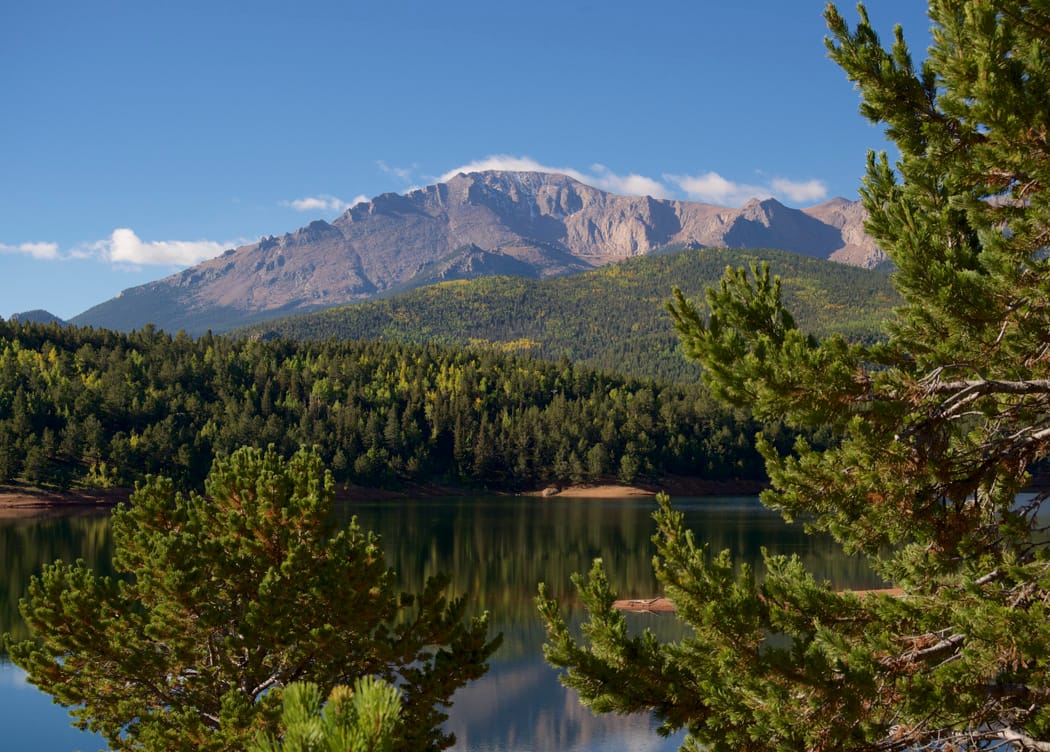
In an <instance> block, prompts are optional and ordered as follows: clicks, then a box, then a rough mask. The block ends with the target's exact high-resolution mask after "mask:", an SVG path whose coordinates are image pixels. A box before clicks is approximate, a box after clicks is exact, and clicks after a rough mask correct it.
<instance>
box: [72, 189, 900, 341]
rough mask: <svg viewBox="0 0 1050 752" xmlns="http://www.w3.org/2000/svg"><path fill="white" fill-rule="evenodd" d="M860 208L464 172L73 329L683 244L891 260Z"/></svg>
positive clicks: (129, 297)
mask: <svg viewBox="0 0 1050 752" xmlns="http://www.w3.org/2000/svg"><path fill="white" fill-rule="evenodd" d="M858 208H859V204H857V203H856V202H849V201H847V200H845V199H832V200H831V201H828V202H824V203H823V204H818V205H817V206H815V207H809V208H808V209H805V210H799V209H792V208H789V207H787V206H784V205H783V204H781V203H779V202H778V201H776V200H775V199H764V200H751V201H749V202H747V203H746V204H745V205H744V206H743V207H741V208H739V209H734V208H730V207H722V206H716V205H712V204H702V203H698V202H689V201H675V200H670V199H658V198H653V197H651V196H621V195H618V194H613V193H608V192H606V191H602V190H600V189H598V188H594V187H592V186H588V185H586V184H584V183H581V182H579V181H577V180H575V179H573V178H571V177H569V176H566V175H560V174H557V173H540V172H511V171H487V172H474V173H459V174H457V175H455V176H453V177H452V178H450V179H448V180H447V181H445V182H442V183H436V184H434V185H430V186H426V187H424V188H420V189H417V190H414V191H411V192H408V193H405V194H396V193H384V194H381V195H379V196H376V197H375V198H373V199H372V200H370V201H363V202H359V203H358V204H356V205H354V206H352V207H350V208H348V209H347V210H346V211H345V212H343V213H342V214H341V215H340V216H339V217H337V218H335V219H334V220H333V221H332V222H326V221H323V220H315V221H313V222H311V223H309V224H308V225H305V226H304V227H301V228H299V229H297V230H295V231H293V232H290V233H285V234H284V235H281V236H280V237H277V236H269V237H266V238H262V239H260V240H259V241H258V242H256V243H252V244H249V245H245V246H241V247H239V248H236V249H230V250H227V251H225V252H224V253H223V254H221V255H220V256H218V257H216V258H213V259H209V260H207V261H204V262H202V263H200V264H198V265H196V266H194V267H191V268H189V269H186V270H184V271H182V272H178V273H176V274H173V275H171V276H169V277H165V278H164V279H161V280H157V281H155V282H151V283H148V284H146V285H141V286H139V287H136V288H130V289H129V290H125V291H124V292H123V293H121V294H120V295H119V296H117V297H116V298H113V299H111V300H109V301H106V302H103V303H101V304H99V305H97V306H94V307H93V308H91V309H89V310H88V311H85V312H84V313H82V314H80V315H78V316H76V317H74V318H73V319H72V321H73V323H76V324H79V325H92V326H104V327H107V328H114V329H121V330H127V329H131V328H140V327H141V326H144V325H145V324H146V323H153V324H155V325H157V326H159V327H161V328H165V329H169V330H174V329H180V328H181V329H185V330H186V331H188V332H190V333H192V334H195V333H202V332H203V331H205V330H206V329H213V330H216V331H221V330H225V329H229V328H231V327H233V326H239V325H242V324H247V323H250V322H252V321H258V320H265V319H267V318H274V317H277V316H282V315H288V314H289V313H293V312H307V311H311V310H318V309H321V308H328V307H332V306H335V305H343V304H348V303H354V302H360V301H364V300H368V299H370V298H373V297H382V296H385V295H389V294H393V293H396V292H399V291H405V290H409V289H412V288H414V287H420V286H423V285H426V284H432V283H433V282H434V281H440V280H448V279H470V278H475V277H477V276H484V275H486V274H508V273H509V274H515V275H518V276H526V277H536V278H542V277H551V276H562V275H566V274H574V273H578V272H582V271H587V270H589V269H594V268H597V267H600V266H604V265H606V264H609V263H612V262H614V261H619V260H623V259H626V258H630V257H632V256H637V255H645V254H647V253H650V252H653V251H655V250H657V249H659V248H663V247H666V246H668V245H676V244H677V245H685V246H691V247H704V246H708V247H736V248H740V247H763V248H777V249H782V250H789V251H792V252H796V253H803V254H805V255H810V256H816V257H819V258H833V259H834V260H837V261H842V262H843V263H848V264H851V265H856V266H874V265H875V264H877V263H879V262H880V261H881V260H882V257H881V254H880V252H879V251H878V249H876V248H875V246H874V244H873V243H872V242H871V240H870V238H868V237H867V236H866V235H865V234H864V233H863V209H862V208H861V209H860V210H859V211H858ZM464 249H469V250H464ZM836 254H838V256H839V257H838V258H836Z"/></svg>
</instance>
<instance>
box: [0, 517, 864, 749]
mask: <svg viewBox="0 0 1050 752" xmlns="http://www.w3.org/2000/svg"><path fill="white" fill-rule="evenodd" d="M674 501H675V506H676V508H677V509H679V510H681V511H682V512H683V513H684V514H685V521H686V525H687V526H688V527H689V528H690V529H692V530H694V531H695V534H696V536H697V539H698V540H699V541H706V542H708V543H709V544H710V546H711V548H712V549H713V550H715V551H718V550H721V549H723V548H728V549H730V550H732V551H733V552H734V554H735V555H736V556H738V557H740V559H741V560H744V561H748V562H750V563H752V564H755V563H757V562H758V561H759V559H760V549H761V547H763V546H764V547H766V548H767V549H769V550H771V551H773V552H778V553H795V554H798V555H799V556H800V557H801V558H802V559H803V560H804V561H805V562H806V564H807V566H808V567H809V568H810V570H811V571H813V572H814V573H816V574H817V575H818V577H822V578H824V579H827V580H828V581H830V582H831V583H832V585H834V586H835V587H837V588H844V587H852V588H858V589H859V588H868V587H878V586H879V584H880V583H879V581H878V580H877V579H876V578H874V577H873V576H871V575H870V574H869V572H868V570H867V567H866V566H865V565H864V563H863V561H861V560H859V559H857V558H854V557H847V556H845V555H844V554H843V553H842V552H841V550H840V549H839V548H838V546H836V545H835V544H834V542H832V541H831V540H829V539H827V538H824V537H810V536H806V535H805V534H804V533H803V531H802V529H801V526H800V525H787V524H785V523H784V522H783V521H782V520H781V518H780V517H779V515H776V514H774V513H771V512H769V511H768V510H766V509H765V508H763V507H762V506H761V505H760V504H759V503H758V500H757V499H756V498H753V497H712V498H703V499H696V498H681V499H675V500H674ZM655 508H656V503H655V501H653V500H652V499H650V498H646V497H642V498H630V499H565V498H551V499H544V498H538V497H516V496H500V497H491V498H489V497H485V498H478V497H464V498H453V499H441V500H417V501H393V502H392V501H382V502H368V503H359V504H347V505H344V506H341V507H340V509H339V514H340V515H341V517H343V518H344V519H349V517H350V516H351V515H357V517H358V519H359V520H360V522H361V524H362V525H363V526H364V527H367V528H370V529H372V530H375V531H376V532H378V533H379V534H380V535H381V536H382V539H383V548H384V550H385V552H386V556H387V559H388V562H389V564H390V565H391V566H393V567H394V568H395V569H396V570H397V571H398V573H399V574H400V579H401V585H402V587H403V588H405V589H407V590H419V589H421V587H422V583H423V580H424V579H425V578H426V577H427V576H428V575H431V574H434V573H436V572H446V573H448V574H450V575H451V577H452V587H453V588H454V590H455V592H456V594H465V595H467V596H468V597H469V598H470V600H471V602H472V603H473V604H474V606H475V608H477V609H479V610H481V609H487V610H488V611H490V612H491V614H492V628H493V630H494V631H500V632H503V635H504V638H503V645H502V646H501V648H500V649H499V651H498V652H497V653H496V655H494V656H493V658H492V660H491V661H490V665H491V668H490V670H489V672H488V674H486V675H485V676H484V677H483V678H482V679H480V680H478V681H476V682H474V683H472V684H470V685H468V686H467V687H465V688H464V689H462V690H460V691H459V692H458V693H457V694H456V695H455V698H454V702H455V704H454V706H453V708H452V710H451V718H450V720H449V722H448V728H449V729H450V730H451V731H453V732H454V733H455V734H456V737H457V744H456V746H455V747H454V749H455V750H457V751H458V752H498V751H499V752H502V751H507V752H531V751H532V750H551V749H558V750H567V751H572V752H597V751H598V750H602V752H664V751H665V750H674V749H677V747H678V745H679V744H680V742H681V736H677V737H672V738H670V739H663V738H660V737H659V736H657V735H656V733H655V731H654V730H653V729H654V725H653V724H652V722H651V721H650V719H649V718H648V717H647V716H644V715H637V716H629V717H617V716H602V717H596V716H594V715H592V714H591V712H590V711H589V710H587V709H586V708H583V707H582V706H580V705H579V703H578V702H577V700H576V697H575V695H574V694H573V693H571V692H570V691H568V690H566V689H564V688H563V687H562V686H561V685H560V684H559V683H558V679H557V673H556V672H555V671H554V670H553V669H551V668H550V667H548V666H547V665H546V664H545V663H544V661H543V658H542V653H541V645H542V644H543V637H544V635H543V626H542V624H541V623H540V620H539V617H538V615H537V613H536V609H535V605H534V603H533V599H534V597H535V595H536V585H537V583H538V582H540V581H543V582H546V583H547V584H548V586H549V587H550V588H551V591H552V592H553V593H554V594H555V595H557V596H558V597H559V598H561V599H562V601H563V603H565V610H566V613H567V614H568V615H569V617H570V620H575V621H578V620H579V619H581V618H582V616H583V614H582V613H581V609H579V608H576V607H574V605H573V604H574V600H575V598H574V592H573V589H572V586H571V583H570V582H569V577H570V575H571V574H572V573H573V572H586V571H588V570H589V569H590V566H591V562H592V560H593V559H594V558H595V557H599V556H600V557H602V558H603V559H604V560H605V564H606V569H607V571H608V573H609V579H610V581H611V582H612V583H613V585H614V587H615V588H616V589H617V590H618V592H619V594H620V595H621V596H622V597H649V596H653V595H656V594H657V593H658V587H657V583H656V581H655V578H654V577H653V574H652V568H651V561H652V556H653V553H654V550H653V545H652V543H651V541H650V536H651V535H652V533H653V530H654V527H655V526H654V523H653V521H652V517H651V515H652V512H653V511H654V509H655ZM111 554H112V542H111V536H110V528H109V519H108V514H107V513H105V512H102V513H99V512H97V511H90V512H89V511H79V512H75V513H67V514H53V513H50V514H40V515H34V516H24V515H12V516H6V517H5V516H0V558H2V563H3V570H2V571H3V574H2V575H0V632H4V631H7V632H13V633H14V634H15V635H19V636H21V635H24V634H25V627H24V625H23V624H22V622H21V618H20V617H19V615H18V612H17V601H18V598H19V597H20V596H21V595H22V593H23V592H24V589H25V585H26V583H27V582H28V580H29V577H30V576H31V575H32V574H34V573H35V572H38V571H39V570H40V568H41V566H42V565H43V564H44V563H48V562H51V561H53V560H55V559H58V558H61V559H64V560H66V561H73V560H75V559H77V558H83V559H84V560H85V561H87V562H88V563H89V564H90V565H91V566H92V567H93V568H95V569H96V570H101V571H108V562H109V558H110V556H111ZM628 619H629V621H630V623H631V625H632V626H633V627H635V628H638V629H642V628H645V627H648V628H651V629H653V630H654V631H655V632H656V633H657V634H658V635H659V636H661V637H662V638H664V639H674V638H676V637H677V636H679V635H680V634H681V632H680V629H679V627H678V624H677V622H676V621H675V619H674V616H673V615H668V614H665V615H655V614H629V615H628ZM0 728H2V729H3V730H4V731H3V748H4V749H12V750H22V749H26V750H28V749H33V750H41V751H42V752H70V751H71V750H85V751H86V750H97V749H102V748H104V743H103V742H102V740H101V739H100V738H98V737H95V736H93V735H91V734H86V733H83V732H79V731H77V730H75V729H73V728H72V727H71V726H70V725H69V717H68V715H67V713H66V711H65V709H64V708H62V707H60V706H57V705H53V704H52V703H51V701H50V698H49V697H48V696H46V695H44V694H42V693H40V692H38V691H37V690H36V689H35V688H34V687H32V686H31V685H28V684H26V682H25V680H24V676H23V675H22V673H21V672H20V671H19V670H18V669H17V668H16V667H14V666H12V665H11V664H10V663H7V662H5V661H0Z"/></svg>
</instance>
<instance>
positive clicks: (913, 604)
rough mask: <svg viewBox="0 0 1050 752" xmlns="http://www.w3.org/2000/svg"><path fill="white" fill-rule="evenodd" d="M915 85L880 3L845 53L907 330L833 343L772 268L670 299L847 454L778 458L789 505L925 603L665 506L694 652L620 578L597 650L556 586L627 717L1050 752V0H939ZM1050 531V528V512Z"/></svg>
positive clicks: (874, 208) (773, 733) (704, 731)
mask: <svg viewBox="0 0 1050 752" xmlns="http://www.w3.org/2000/svg"><path fill="white" fill-rule="evenodd" d="M930 17H931V20H932V21H933V46H932V48H931V49H930V51H929V55H928V58H927V60H926V61H925V62H924V63H923V64H922V66H921V67H919V68H916V67H915V66H914V65H913V64H912V61H911V57H910V54H909V51H908V48H907V46H906V45H905V43H904V39H903V35H902V34H901V32H900V31H899V30H898V32H897V37H896V39H895V40H894V43H893V45H892V46H891V48H890V49H884V48H883V47H882V46H881V44H880V42H879V40H878V38H877V37H876V35H875V33H874V32H873V30H872V28H871V26H870V25H869V23H868V18H867V15H866V13H865V11H864V9H863V7H862V8H861V19H860V23H859V25H858V26H857V27H856V28H855V29H851V28H850V27H849V26H847V24H846V23H845V21H844V20H843V19H842V17H841V16H840V15H839V13H838V11H837V10H836V9H835V8H834V7H833V6H829V7H828V10H827V12H826V18H827V21H828V25H829V28H830V30H831V39H830V40H829V44H828V46H829V49H830V52H831V56H832V57H833V59H835V61H836V62H838V63H839V64H840V65H841V66H842V67H843V68H844V69H845V71H846V73H847V74H848V76H849V78H850V79H851V80H853V81H854V82H855V83H856V84H857V86H858V88H859V89H860V92H861V95H862V97H863V105H862V112H863V113H864V114H865V115H866V116H868V117H869V118H870V119H872V120H873V121H875V122H880V123H884V124H885V125H886V127H887V133H888V134H889V136H890V137H891V138H892V139H893V140H894V141H895V142H896V144H897V146H898V148H899V149H900V153H901V157H900V161H899V162H897V163H896V164H895V165H892V166H891V164H890V163H889V160H888V159H887V158H886V156H885V155H881V156H876V155H872V156H871V157H870V158H869V162H868V172H867V177H866V179H865V181H864V185H863V188H862V196H863V199H864V203H865V207H866V208H867V210H868V211H869V213H870V222H869V225H868V230H869V232H871V233H872V234H873V235H874V236H875V238H876V239H877V242H878V244H879V246H880V247H881V248H883V249H884V250H885V251H886V252H887V254H888V255H889V256H890V258H891V259H892V261H893V263H894V264H895V265H896V267H897V269H898V271H897V273H896V276H895V278H894V282H895V285H896V287H897V288H898V290H899V291H900V292H901V294H902V296H903V298H904V301H905V302H904V304H903V306H902V307H901V308H899V309H898V310H897V312H896V313H895V316H894V317H893V319H892V320H891V321H890V322H889V326H888V333H889V335H890V338H889V341H888V343H886V344H883V345H878V346H864V345H858V344H854V343H850V342H847V341H845V340H843V339H841V338H835V337H832V338H827V339H824V340H820V341H818V340H816V339H814V338H812V337H807V336H806V335H805V334H803V333H802V332H801V331H799V329H798V328H797V327H796V326H795V323H794V321H793V320H792V317H791V316H790V315H789V314H788V312H787V311H785V310H784V308H783V306H782V305H781V298H780V283H779V280H777V279H775V278H772V277H771V276H770V274H769V272H768V269H764V268H762V267H754V268H752V269H750V270H749V271H747V270H729V271H727V273H726V275H725V277H724V279H723V281H722V283H721V285H720V287H719V288H718V289H712V290H709V291H708V293H707V299H706V303H707V306H708V309H709V310H708V311H707V312H705V311H704V310H703V309H702V308H700V307H699V306H697V305H696V304H694V303H692V302H690V301H689V300H687V299H686V298H685V297H684V296H683V295H682V294H681V293H680V292H679V293H676V296H675V299H674V301H673V303H672V304H671V306H670V308H671V313H672V315H673V316H674V319H675V324H676V327H677V328H678V331H679V334H680V336H681V338H682V342H683V345H684V347H685V349H686V351H687V353H688V354H689V355H690V356H692V357H694V358H696V359H697V360H698V361H699V362H700V363H701V364H702V365H703V367H704V373H705V379H706V380H707V382H708V383H709V384H710V385H711V386H712V388H713V389H714V391H715V392H716V393H717V394H718V396H720V397H721V398H722V399H723V400H725V401H727V402H728V403H731V404H734V405H747V406H750V407H751V408H752V409H753V410H754V412H755V415H756V416H757V417H758V418H759V419H760V420H761V419H763V418H769V417H772V416H777V417H781V416H782V417H783V418H784V419H785V421H787V423H788V424H789V425H790V426H792V427H793V428H795V429H796V430H799V431H801V430H802V429H805V428H812V427H817V426H826V427H828V428H830V429H831V430H832V432H833V435H834V436H835V439H834V440H833V441H832V442H831V443H830V446H828V447H827V448H816V447H813V446H810V445H809V444H807V443H806V442H805V441H802V440H799V441H798V442H797V443H796V445H795V447H794V451H793V452H791V453H790V454H783V453H780V452H778V451H776V449H775V448H774V447H772V446H771V445H770V444H768V443H765V442H760V445H759V448H760V450H761V451H762V453H763V456H764V457H765V460H766V464H767V469H768V471H769V474H770V477H771V479H772V483H773V487H772V489H771V490H770V491H768V492H766V493H765V494H763V501H764V502H765V503H766V504H768V505H770V506H772V507H775V508H777V509H779V510H781V511H782V512H783V513H784V515H785V516H786V517H788V518H794V517H797V516H801V515H805V516H806V517H807V518H808V519H812V520H813V522H812V523H811V527H812V528H813V529H815V530H822V531H828V532H830V533H832V534H833V535H834V536H836V538H838V540H840V541H841V542H842V543H843V545H844V546H845V547H846V549H847V550H848V551H851V552H855V553H857V554H858V555H866V556H867V557H869V559H870V560H871V562H872V564H873V566H874V567H875V568H876V570H877V571H878V572H879V573H880V574H882V575H883V576H884V577H885V578H886V580H887V581H888V582H890V583H893V584H895V585H897V586H899V587H900V588H901V589H902V590H903V591H904V593H905V597H900V598H896V597H889V596H880V595H870V596H867V597H864V598H860V597H857V596H856V595H853V594H849V593H835V592H832V591H831V589H830V588H829V587H827V586H826V585H825V584H823V583H818V582H815V581H814V580H813V578H812V577H811V576H810V575H809V573H807V572H806V571H805V569H804V568H803V566H802V564H801V563H800V562H799V561H798V560H796V559H792V558H785V557H780V556H767V557H766V560H765V569H766V572H765V574H764V577H763V578H762V579H761V580H759V579H758V578H756V577H755V574H754V573H753V572H751V571H748V570H747V569H741V568H738V567H737V566H736V565H734V563H733V562H732V560H731V559H730V557H729V555H728V554H726V553H722V554H718V555H715V554H713V553H712V552H709V551H707V550H706V549H705V548H704V547H702V546H697V545H696V543H695V542H694V540H693V538H692V536H691V535H690V534H689V533H688V532H686V531H684V530H683V529H682V526H681V518H680V516H679V515H678V514H676V513H675V512H674V510H673V509H672V508H671V507H670V506H669V504H668V503H667V501H666V500H662V501H661V505H660V510H659V511H658V513H657V515H656V519H657V523H658V532H657V534H656V536H655V540H656V542H657V546H658V551H659V555H658V558H657V560H656V572H657V575H658V576H659V578H660V580H661V581H662V583H663V584H664V587H665V592H666V595H667V596H668V597H669V598H671V600H673V601H674V603H675V606H676V610H677V618H679V619H682V620H683V621H684V622H686V623H687V624H688V625H690V626H691V627H692V629H693V636H691V637H690V638H688V639H685V640H683V641H682V642H680V643H675V644H666V645H665V644H659V643H657V641H656V640H655V639H654V638H653V637H652V636H651V635H645V636H640V637H634V638H632V637H629V636H628V632H627V629H626V624H625V621H624V618H625V617H624V615H623V614H622V613H620V612H618V611H615V610H614V609H613V608H612V605H613V601H614V595H613V593H612V592H611V590H610V587H609V584H608V582H607V581H606V578H605V575H604V571H603V569H602V567H601V566H600V563H599V564H597V565H596V566H595V568H594V569H593V570H592V572H591V573H590V575H589V577H587V578H579V579H578V580H577V585H578V587H579V589H580V593H581V596H582V598H583V601H584V602H585V603H586V605H587V608H588V610H589V611H590V619H589V621H588V622H587V623H586V624H585V625H584V628H583V638H584V639H583V640H582V641H581V640H578V639H577V638H576V637H575V636H574V635H573V634H571V633H570V631H569V630H568V629H567V627H566V623H565V620H564V618H563V617H562V615H561V613H560V611H559V609H558V606H557V604H556V603H554V602H552V601H551V599H550V598H549V597H547V595H546V594H545V592H544V591H541V595H540V599H539V606H540V610H541V613H542V615H543V617H544V619H545V621H546V623H547V629H548V634H549V644H548V645H547V657H548V660H549V661H550V662H551V663H553V664H554V665H556V666H560V667H563V668H565V669H566V670H567V671H566V674H565V677H564V678H565V682H566V683H567V684H569V685H570V686H573V687H575V688H577V689H578V690H579V692H580V695H581V697H582V699H583V701H584V702H585V703H587V704H589V705H590V706H591V707H593V708H594V709H595V710H597V711H600V712H630V711H634V710H643V709H652V710H654V711H655V712H656V714H657V716H658V717H659V718H660V719H661V720H662V722H663V724H664V725H663V729H664V730H666V731H670V730H673V729H679V728H685V729H687V730H688V732H689V736H688V737H687V741H686V743H685V748H686V749H699V748H701V747H703V748H705V749H710V750H832V749H834V750H923V749H926V750H948V749H1013V750H1041V751H1045V750H1050V681H1048V667H1050V665H1048V664H1050V554H1048V540H1050V535H1048V531H1047V528H1046V527H1045V525H1046V524H1047V522H1048V520H1047V519H1046V516H1047V515H1046V513H1045V511H1044V504H1045V502H1046V499H1047V498H1048V495H1047V493H1045V492H1041V491H1037V492H1027V493H1026V488H1028V485H1029V483H1030V481H1031V479H1032V474H1033V472H1036V471H1038V470H1039V469H1040V468H1041V467H1043V466H1045V460H1046V456H1047V452H1048V448H1050V254H1048V253H1047V248H1048V247H1050V194H1048V190H1050V142H1048V138H1050V136H1048V134H1050V108H1048V107H1047V102H1050V3H1048V2H1046V0H1042V1H1040V2H1020V1H1017V0H934V1H933V2H931V3H930ZM1041 512H1042V513H1043V519H1042V521H1040V513H1041Z"/></svg>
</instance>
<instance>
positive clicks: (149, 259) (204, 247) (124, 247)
mask: <svg viewBox="0 0 1050 752" xmlns="http://www.w3.org/2000/svg"><path fill="white" fill-rule="evenodd" d="M229 247H231V246H229V245H223V244H222V243H216V242H214V241H211V240H153V241H148V242H147V241H143V240H141V239H140V238H139V236H138V235H136V234H135V233H134V231H132V230H130V229H128V228H126V227H121V228H118V229H116V230H114V231H113V234H112V235H111V236H110V237H109V238H108V239H106V240H100V241H99V242H97V243H94V244H93V245H91V246H90V248H91V250H93V251H95V252H96V253H98V254H99V255H100V256H101V257H102V258H104V259H105V260H107V261H110V262H112V263H114V264H134V265H136V266H140V265H141V266H147V265H153V264H158V265H167V266H172V265H177V266H192V265H193V264H196V263H198V262H201V261H204V260H205V259H210V258H214V257H215V256H218V255H219V254H220V253H222V252H223V251H224V250H226V249H227V248H229Z"/></svg>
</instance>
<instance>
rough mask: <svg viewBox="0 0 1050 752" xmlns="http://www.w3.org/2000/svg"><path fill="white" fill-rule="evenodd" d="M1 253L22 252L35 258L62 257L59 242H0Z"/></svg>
mask: <svg viewBox="0 0 1050 752" xmlns="http://www.w3.org/2000/svg"><path fill="white" fill-rule="evenodd" d="M0 253H21V254H24V255H26V256H32V257H33V258H35V259H57V258H60V257H61V255H60V254H59V252H58V244H57V243H19V244H18V245H7V244H5V243H0Z"/></svg>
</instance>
